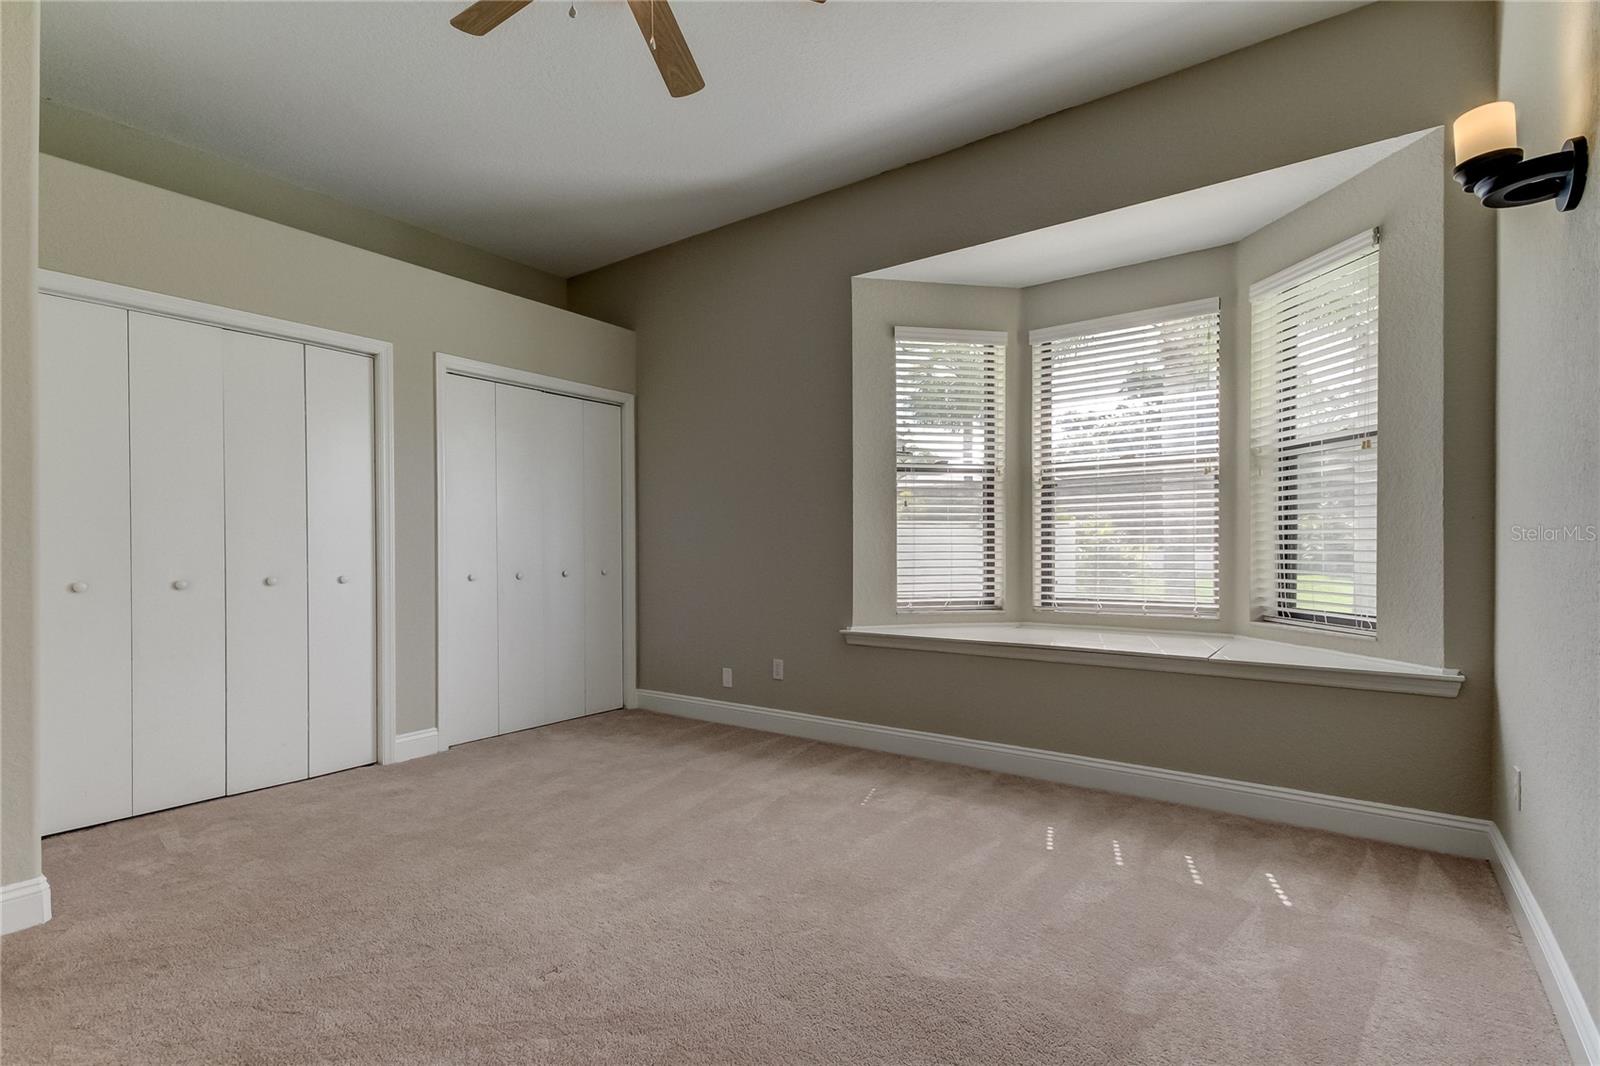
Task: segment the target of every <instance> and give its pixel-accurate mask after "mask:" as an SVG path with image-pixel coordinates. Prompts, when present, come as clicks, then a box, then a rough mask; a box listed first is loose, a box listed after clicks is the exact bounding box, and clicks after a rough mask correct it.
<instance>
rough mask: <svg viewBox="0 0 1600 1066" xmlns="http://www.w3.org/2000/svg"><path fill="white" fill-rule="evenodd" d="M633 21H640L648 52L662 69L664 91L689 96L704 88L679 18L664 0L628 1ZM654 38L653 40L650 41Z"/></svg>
mask: <svg viewBox="0 0 1600 1066" xmlns="http://www.w3.org/2000/svg"><path fill="white" fill-rule="evenodd" d="M628 8H629V10H631V11H632V12H633V20H634V21H635V22H637V23H638V24H639V32H640V33H642V34H644V39H645V43H647V44H650V45H651V48H650V54H651V56H652V57H653V58H654V59H655V61H656V67H657V68H658V69H659V70H660V71H661V80H662V81H664V82H666V83H667V92H669V93H671V94H672V95H673V96H688V95H689V94H690V93H697V92H699V91H700V90H701V89H704V88H705V87H706V80H705V79H704V78H702V77H701V76H700V68H699V67H697V66H695V62H694V56H693V55H691V54H690V52H689V42H687V41H685V40H684V39H683V31H682V30H681V29H679V28H678V19H677V17H676V16H675V15H673V13H672V8H670V7H668V6H667V0H628ZM652 38H653V43H651V42H652Z"/></svg>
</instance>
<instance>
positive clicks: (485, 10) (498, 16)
mask: <svg viewBox="0 0 1600 1066" xmlns="http://www.w3.org/2000/svg"><path fill="white" fill-rule="evenodd" d="M532 2H533V0H478V2H477V3H476V4H473V5H472V6H471V7H469V8H467V9H466V10H465V11H463V12H461V14H459V15H457V16H456V17H455V18H453V19H451V20H450V25H452V26H454V27H455V28H456V29H458V30H460V31H461V32H462V33H470V34H472V35H473V36H474V37H482V36H483V35H484V34H486V33H488V32H489V31H490V30H492V29H494V28H495V27H496V26H498V25H500V23H502V22H504V21H505V20H506V19H508V18H510V17H511V16H512V15H515V14H516V13H517V12H518V11H521V10H522V9H523V8H525V7H527V6H528V5H529V4H530V3H532Z"/></svg>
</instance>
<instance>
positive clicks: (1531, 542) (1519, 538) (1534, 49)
mask: <svg viewBox="0 0 1600 1066" xmlns="http://www.w3.org/2000/svg"><path fill="white" fill-rule="evenodd" d="M1501 18H1502V23H1501V37H1500V95H1501V96H1502V97H1503V98H1504V99H1507V100H1511V101H1513V102H1515V103H1516V105H1517V127H1518V135H1519V137H1518V139H1519V140H1520V141H1521V142H1522V144H1523V146H1524V147H1525V148H1526V149H1527V150H1528V152H1529V154H1530V155H1533V154H1542V153H1544V152H1551V151H1555V150H1556V149H1557V148H1559V147H1560V146H1561V142H1562V141H1564V140H1565V139H1567V138H1568V137H1572V136H1575V135H1578V134H1585V135H1587V136H1588V138H1589V144H1590V151H1591V153H1592V152H1593V151H1594V146H1595V144H1596V141H1597V135H1600V6H1597V5H1595V4H1545V3H1517V4H1507V5H1505V7H1504V9H1503V11H1502V15H1501ZM1495 214H1496V216H1497V218H1498V221H1499V226H1500V271H1499V285H1500V291H1499V300H1500V350H1499V405H1500V410H1499V424H1498V427H1497V434H1496V436H1497V439H1498V442H1499V487H1500V491H1499V500H1498V508H1497V511H1498V514H1497V516H1496V519H1495V522H1494V533H1495V538H1496V543H1497V546H1498V552H1497V556H1496V562H1497V567H1496V574H1495V596H1496V598H1497V601H1498V617H1497V620H1496V624H1495V660H1496V678H1497V689H1498V691H1497V696H1498V702H1499V714H1498V718H1497V730H1496V732H1497V736H1496V740H1497V747H1498V750H1497V752H1496V757H1495V763H1494V768H1495V774H1494V780H1495V787H1494V817H1495V821H1496V822H1498V823H1499V825H1500V828H1501V830H1502V831H1503V832H1504V833H1505V835H1506V840H1507V842H1508V843H1509V844H1510V845H1511V851H1512V854H1514V855H1515V856H1516V859H1517V865H1518V866H1520V867H1521V868H1522V872H1523V874H1524V875H1525V876H1526V877H1527V879H1528V883H1529V885H1530V886H1532V888H1533V892H1534V895H1535V896H1537V897H1538V900H1539V905H1540V908H1541V909H1542V910H1543V911H1544V913H1545V917H1546V918H1547V919H1549V921H1550V925H1551V928H1552V929H1554V930H1555V934H1556V937H1557V939H1558V940H1559V941H1560V943H1561V948H1562V951H1563V952H1564V953H1565V955H1566V957H1567V962H1568V963H1569V964H1570V965H1571V967H1572V970H1573V973H1574V974H1575V975H1576V976H1577V980H1578V984H1579V986H1580V987H1581V988H1582V990H1583V993H1584V995H1585V996H1586V997H1587V998H1588V1002H1589V1008H1590V1010H1591V1011H1595V1012H1600V903H1597V901H1600V642H1597V640H1600V638H1597V634H1600V544H1597V543H1596V542H1595V540H1593V539H1591V538H1590V537H1589V536H1587V535H1586V532H1587V531H1589V530H1594V529H1596V527H1597V526H1600V185H1597V184H1596V182H1595V168H1594V161H1593V157H1592V156H1591V161H1590V170H1589V189H1588V192H1587V193H1586V197H1585V200H1584V202H1583V203H1581V204H1580V205H1579V206H1578V209H1577V210H1576V211H1572V212H1570V213H1566V214H1559V213H1557V212H1556V211H1555V210H1553V209H1552V208H1551V207H1550V206H1549V205H1548V204H1541V205H1537V206H1533V207H1520V208H1517V209H1515V210H1511V211H1497V212H1495ZM1569 526H1575V527H1578V529H1579V530H1580V535H1579V536H1578V537H1575V538H1572V537H1565V536H1561V537H1560V539H1555V540H1547V539H1544V538H1543V537H1542V536H1541V535H1540V534H1538V533H1537V532H1529V531H1533V530H1536V529H1537V528H1538V527H1544V528H1547V529H1554V530H1559V529H1562V528H1563V527H1569ZM1515 766H1520V767H1521V768H1522V773H1523V779H1522V809H1521V810H1518V809H1517V799H1516V785H1515V775H1514V773H1513V769H1512V768H1513V767H1515Z"/></svg>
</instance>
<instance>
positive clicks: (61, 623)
mask: <svg viewBox="0 0 1600 1066" xmlns="http://www.w3.org/2000/svg"><path fill="white" fill-rule="evenodd" d="M38 306H39V318H38V321H39V361H38V363H37V364H36V367H35V372H36V374H37V378H36V385H35V390H36V391H35V402H36V410H37V412H38V453H37V459H36V461H37V464H38V465H37V471H38V508H39V510H38V540H37V543H36V546H35V550H36V551H37V553H38V554H37V566H38V587H37V596H38V634H39V645H38V675H37V676H38V681H37V685H38V689H37V697H38V705H39V829H40V831H41V832H43V833H58V832H61V831H62V830H65V829H76V828H78V827H80V826H85V825H94V824H95V823H97V822H106V821H110V820H112V819H113V818H126V817H128V816H129V815H130V814H132V813H133V753H132V741H133V736H132V729H133V707H132V686H133V681H132V677H131V670H132V659H131V652H130V642H131V640H132V628H131V627H132V618H131V607H130V604H129V581H130V578H129V573H128V567H129V560H128V537H129V532H128V523H129V515H128V313H127V312H126V311H123V310H121V309H120V308H114V307H103V306H101V305H99V304H91V303H84V302H83V301H80V300H68V299H65V298H63V297H60V296H41V297H39V305H38Z"/></svg>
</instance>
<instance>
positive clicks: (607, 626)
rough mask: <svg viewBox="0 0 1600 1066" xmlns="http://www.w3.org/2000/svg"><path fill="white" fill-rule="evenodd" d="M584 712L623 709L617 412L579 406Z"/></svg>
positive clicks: (600, 406)
mask: <svg viewBox="0 0 1600 1066" xmlns="http://www.w3.org/2000/svg"><path fill="white" fill-rule="evenodd" d="M583 510H584V515H583V528H584V538H583V539H584V545H585V549H586V553H587V559H586V566H585V568H584V578H583V583H584V611H583V617H584V627H585V637H584V645H585V649H584V662H585V675H586V680H585V684H584V700H585V703H584V709H585V710H587V711H589V712H591V713H592V712H595V711H610V710H615V709H616V708H618V707H621V706H622V409H621V408H620V407H613V406H611V405H610V404H604V403H585V404H584V405H583Z"/></svg>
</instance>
